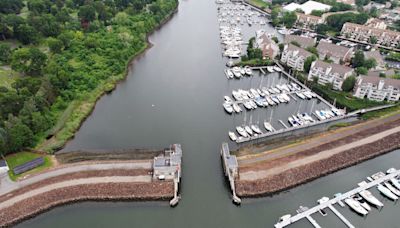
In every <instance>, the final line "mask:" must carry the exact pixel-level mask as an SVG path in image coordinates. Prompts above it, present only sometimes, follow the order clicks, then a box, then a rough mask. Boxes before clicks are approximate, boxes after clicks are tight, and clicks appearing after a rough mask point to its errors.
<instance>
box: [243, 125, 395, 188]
mask: <svg viewBox="0 0 400 228" xmlns="http://www.w3.org/2000/svg"><path fill="white" fill-rule="evenodd" d="M397 132H400V126H398V127H395V128H392V129H389V130H386V131H383V132H380V133H377V134H374V135H371V136H368V137H366V138H364V139H361V140H358V141H355V142H352V143H349V144H346V145H342V146H339V147H336V148H333V149H330V150H325V151H322V152H319V153H317V154H314V155H312V156H308V157H305V158H302V159H298V160H294V161H292V162H289V163H287V164H284V165H281V166H276V167H273V168H271V169H267V170H259V171H247V172H243V173H240V180H244V181H246V180H247V181H253V180H257V179H263V178H266V177H268V176H271V175H275V174H279V173H282V172H284V171H287V170H289V169H292V168H296V167H300V166H303V165H306V164H310V163H312V162H315V161H319V160H323V159H326V158H329V157H331V156H333V155H335V154H339V153H341V152H343V151H346V150H349V149H352V148H356V147H359V146H362V145H364V144H368V143H372V142H375V141H378V140H380V139H382V138H384V137H386V136H389V135H391V134H394V133H397Z"/></svg>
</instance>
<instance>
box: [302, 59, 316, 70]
mask: <svg viewBox="0 0 400 228" xmlns="http://www.w3.org/2000/svg"><path fill="white" fill-rule="evenodd" d="M315 60H317V57H316V56H315V55H312V56H309V57H307V58H306V60H305V61H304V71H305V72H307V73H308V72H310V68H311V64H312V62H314V61H315Z"/></svg>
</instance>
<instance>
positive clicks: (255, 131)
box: [228, 121, 275, 141]
mask: <svg viewBox="0 0 400 228" xmlns="http://www.w3.org/2000/svg"><path fill="white" fill-rule="evenodd" d="M264 128H265V129H266V130H267V131H269V132H273V131H275V128H274V127H273V126H272V125H271V123H269V122H266V121H265V122H264ZM236 131H237V133H238V134H239V137H238V136H236V134H235V132H233V131H230V132H228V135H229V138H230V139H231V140H232V141H236V140H238V139H242V138H248V137H252V136H258V135H261V134H263V131H261V129H260V127H259V126H258V125H256V124H250V125H243V126H237V127H236Z"/></svg>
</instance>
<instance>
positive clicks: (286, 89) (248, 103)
mask: <svg viewBox="0 0 400 228" xmlns="http://www.w3.org/2000/svg"><path fill="white" fill-rule="evenodd" d="M290 93H299V94H307V95H308V96H309V97H310V98H312V97H314V96H315V94H314V93H312V92H311V91H302V90H301V87H300V86H299V85H297V84H296V83H287V84H280V85H279V84H278V85H276V86H271V87H269V88H267V87H261V88H258V89H255V88H251V89H249V90H243V89H238V90H233V91H232V96H233V98H234V99H235V100H236V101H239V102H241V103H243V105H244V107H245V108H246V109H247V110H252V109H256V108H257V107H267V106H273V105H278V104H280V103H288V102H289V101H290V100H291V98H290V96H289V95H288V94H290ZM224 99H225V101H224V103H223V107H224V109H225V111H226V112H228V113H229V114H231V113H233V112H236V113H239V112H241V111H242V110H241V109H240V106H239V105H238V104H237V103H236V102H234V101H233V100H232V99H231V98H230V97H229V96H225V97H224Z"/></svg>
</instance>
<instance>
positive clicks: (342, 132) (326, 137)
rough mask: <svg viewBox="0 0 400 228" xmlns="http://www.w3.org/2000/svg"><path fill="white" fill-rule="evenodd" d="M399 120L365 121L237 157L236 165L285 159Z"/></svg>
mask: <svg viewBox="0 0 400 228" xmlns="http://www.w3.org/2000/svg"><path fill="white" fill-rule="evenodd" d="M399 118H400V114H396V115H393V116H390V117H387V118H384V119H376V120H371V121H367V122H364V123H360V124H357V125H354V126H350V127H346V128H341V129H338V130H335V131H334V132H328V133H326V134H322V135H320V136H317V137H313V138H311V139H306V140H304V141H302V142H301V143H298V144H293V145H287V146H284V147H280V148H277V149H273V150H270V151H266V152H263V153H259V154H254V155H245V156H240V157H238V163H239V166H242V167H243V166H251V164H252V163H255V162H260V161H265V160H270V159H271V160H274V159H277V158H281V157H286V156H289V155H292V154H296V153H298V152H301V151H304V150H307V149H310V148H314V147H317V146H320V145H323V144H326V143H329V142H332V141H336V140H338V139H341V138H345V137H348V136H350V135H353V134H355V133H357V132H360V131H363V130H366V129H372V128H374V127H376V126H378V125H381V124H383V123H388V122H392V121H395V120H397V119H399Z"/></svg>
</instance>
